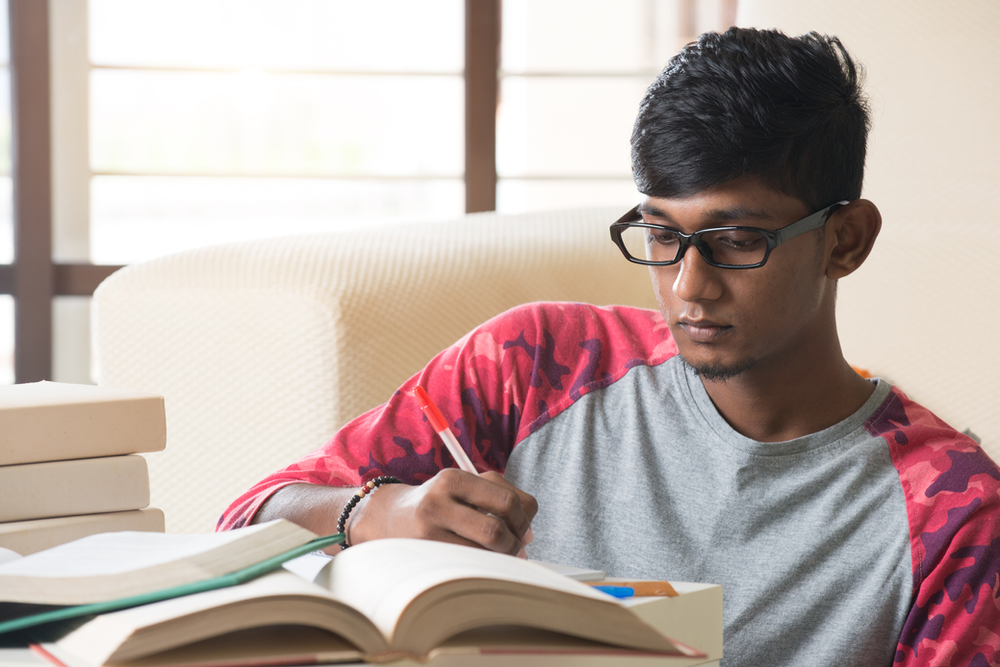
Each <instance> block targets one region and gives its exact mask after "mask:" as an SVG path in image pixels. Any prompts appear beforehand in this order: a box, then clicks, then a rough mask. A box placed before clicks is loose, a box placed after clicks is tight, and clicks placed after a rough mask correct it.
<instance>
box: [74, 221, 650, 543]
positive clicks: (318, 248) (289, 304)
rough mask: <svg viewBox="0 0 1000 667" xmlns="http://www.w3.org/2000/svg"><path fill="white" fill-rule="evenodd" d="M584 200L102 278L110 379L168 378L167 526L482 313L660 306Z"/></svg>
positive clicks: (101, 354) (173, 260) (131, 382)
mask: <svg viewBox="0 0 1000 667" xmlns="http://www.w3.org/2000/svg"><path fill="white" fill-rule="evenodd" d="M621 213H622V211H618V210H608V209H589V210H580V211H554V212H547V213H532V214H523V215H499V214H495V213H489V214H473V215H469V216H465V217H463V218H461V219H459V220H452V221H446V222H437V223H419V224H410V225H403V226H392V227H378V228H373V229H370V230H364V231H345V232H341V233H330V234H324V235H314V236H295V237H286V238H276V239H266V240H260V241H251V242H244V243H236V244H230V245H222V246H215V247H209V248H203V249H198V250H192V251H189V252H183V253H179V254H175V255H170V256H166V257H162V258H158V259H155V260H151V261H148V262H143V263H140V264H136V265H133V266H129V267H126V268H125V269H122V270H121V271H119V272H117V273H115V274H114V275H112V276H111V277H110V278H108V280H106V281H105V282H104V283H103V284H102V285H101V286H100V288H99V289H98V290H97V292H96V293H95V295H94V348H95V349H94V353H95V359H96V361H97V369H98V378H99V382H100V383H101V384H106V385H110V386H118V387H126V388H135V389H142V390H146V391H152V392H156V393H159V394H162V395H163V396H164V398H165V404H166V412H167V448H166V450H165V451H164V452H161V453H157V454H153V455H150V456H149V457H148V458H149V469H150V484H151V504H152V505H154V506H157V507H160V508H161V509H163V510H164V512H165V514H166V521H167V530H168V531H172V532H178V531H181V532H203V531H209V530H212V529H213V528H214V526H215V521H216V519H217V518H218V516H219V515H220V514H221V512H222V510H223V509H225V507H226V506H227V505H228V504H229V502H231V501H232V500H234V499H235V498H236V497H237V496H238V495H239V494H240V493H242V492H243V491H244V490H246V489H247V488H249V487H250V486H251V485H252V484H253V483H255V482H256V481H258V480H259V479H261V478H262V477H264V476H265V475H267V474H269V473H270V472H272V471H274V470H276V469H278V468H281V467H283V466H285V465H287V464H289V463H291V462H293V461H294V460H296V459H297V458H299V457H301V456H302V455H304V454H306V453H308V452H310V451H312V450H313V449H316V448H317V447H319V446H320V445H322V444H323V443H324V442H325V441H326V440H328V439H329V438H330V437H331V436H332V435H333V433H334V432H335V431H336V430H337V428H339V427H340V426H341V425H342V424H344V423H346V422H347V421H348V420H350V419H351V418H353V417H355V416H357V415H359V414H361V413H362V412H364V411H366V410H368V409H370V408H373V407H375V406H377V405H379V404H381V403H383V402H384V401H385V400H387V399H388V398H389V397H390V396H391V395H392V392H393V391H395V389H396V388H397V387H398V386H399V385H400V384H402V383H403V382H404V381H405V380H406V379H407V378H408V377H410V376H411V375H412V374H414V373H416V372H417V371H419V370H420V369H421V368H422V367H423V366H424V364H425V363H426V362H427V361H428V360H430V358H431V357H432V356H434V355H435V354H436V353H438V352H439V351H441V350H442V349H443V348H445V347H446V346H448V345H450V344H451V343H453V342H454V341H456V340H458V339H459V338H460V337H461V336H463V335H464V334H466V333H467V332H468V331H469V330H471V329H472V328H473V327H475V326H476V325H478V324H480V323H481V322H483V321H485V320H487V319H489V318H490V317H492V316H494V315H497V314H499V313H500V312H502V311H504V310H506V309H508V308H511V307H513V306H515V305H518V304H521V303H526V302H530V301H538V300H555V301H587V302H590V303H597V304H627V305H637V306H646V307H651V308H655V306H656V302H655V300H654V298H653V295H652V291H651V289H650V286H649V274H648V271H647V270H645V269H644V268H643V267H640V266H638V265H634V264H630V263H628V262H627V261H625V259H624V258H623V257H622V256H621V253H620V252H619V251H618V249H617V247H615V246H614V244H613V243H612V242H611V239H610V236H609V232H608V226H609V225H610V223H611V222H613V221H614V220H615V219H616V218H617V217H618V216H619V215H620V214H621Z"/></svg>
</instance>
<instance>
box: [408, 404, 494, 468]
mask: <svg viewBox="0 0 1000 667" xmlns="http://www.w3.org/2000/svg"><path fill="white" fill-rule="evenodd" d="M413 395H414V396H415V397H416V399H417V403H419V404H420V409H421V410H423V411H424V416H426V417H427V421H429V422H430V423H431V428H433V429H434V432H435V433H437V434H438V435H439V436H441V440H443V441H444V446H445V447H447V448H448V451H449V452H451V456H452V458H454V459H455V461H456V462H457V463H458V467H459V468H461V469H462V470H464V471H465V472H471V473H472V474H473V475H478V474H479V471H478V470H476V466H474V465H472V460H471V459H470V458H469V455H468V454H466V453H465V450H464V449H462V445H460V444H458V438H456V437H455V434H454V433H452V432H451V428H449V427H448V422H447V421H445V419H444V415H442V414H441V410H439V409H438V406H436V405H434V401H432V400H431V397H430V396H428V395H427V392H426V391H424V388H423V387H421V386H419V385H418V386H416V387H414V388H413Z"/></svg>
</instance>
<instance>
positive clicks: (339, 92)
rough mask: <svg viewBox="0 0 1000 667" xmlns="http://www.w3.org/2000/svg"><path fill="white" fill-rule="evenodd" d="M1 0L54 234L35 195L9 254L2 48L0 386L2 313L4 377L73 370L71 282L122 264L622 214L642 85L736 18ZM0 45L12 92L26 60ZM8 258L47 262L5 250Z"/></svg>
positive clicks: (525, 9)
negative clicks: (535, 218) (229, 247)
mask: <svg viewBox="0 0 1000 667" xmlns="http://www.w3.org/2000/svg"><path fill="white" fill-rule="evenodd" d="M8 1H9V2H10V3H11V7H10V12H11V13H10V15H11V16H12V17H14V20H13V22H12V25H13V26H14V30H17V31H21V32H24V31H26V30H31V29H36V30H37V29H39V26H43V27H47V31H46V34H48V39H49V45H48V49H47V52H48V54H49V60H50V62H49V68H48V71H49V73H50V74H49V75H50V77H51V85H48V83H47V84H46V85H45V86H44V88H45V90H51V97H50V98H48V99H44V100H43V101H38V99H41V98H38V99H36V101H35V102H34V104H36V105H41V106H44V107H45V108H47V109H48V110H49V112H50V114H51V136H50V137H46V138H45V139H46V140H47V141H49V140H50V141H51V145H52V146H53V147H54V148H53V150H52V151H51V153H52V161H51V165H49V166H46V167H45V171H46V173H49V172H50V173H51V189H52V196H51V216H50V217H51V240H50V239H49V238H48V237H47V236H46V234H45V233H43V230H39V229H37V226H38V223H37V222H32V221H33V220H34V221H37V220H39V219H41V218H44V217H45V212H44V211H43V210H41V208H44V207H41V208H40V209H39V211H38V212H37V213H33V214H32V213H31V212H30V211H29V215H28V218H29V219H27V220H26V222H24V223H19V224H18V229H19V230H20V232H19V235H18V238H20V239H22V240H20V241H18V244H19V245H17V249H15V240H14V239H15V236H14V233H13V231H12V230H13V225H12V222H11V219H12V215H11V208H12V207H11V202H12V200H13V197H14V195H12V192H21V190H16V189H14V188H13V187H12V181H11V175H10V174H11V168H10V164H11V158H10V155H11V151H10V137H11V136H12V131H13V132H17V131H18V129H17V128H13V130H12V129H11V120H10V119H11V116H12V113H11V104H10V98H9V96H7V91H8V90H10V85H9V84H8V81H9V80H10V75H9V73H8V72H9V70H8V67H7V61H8V58H7V52H8V49H7V44H6V41H4V42H3V43H0V58H2V61H3V62H2V63H0V77H2V78H3V80H0V89H2V90H3V93H0V137H2V143H0V382H10V381H12V380H13V379H14V377H15V373H14V370H13V365H14V361H13V359H14V355H13V348H14V338H15V334H14V326H13V324H12V320H13V318H14V316H15V310H16V313H17V321H18V327H17V333H16V338H17V340H18V341H19V343H20V344H19V345H18V347H17V350H18V357H17V359H19V360H20V359H22V357H25V356H31V358H32V359H33V361H31V362H30V363H28V362H25V363H24V364H21V363H20V362H19V363H18V368H19V369H20V370H18V373H17V377H18V381H27V380H31V379H39V378H40V377H43V376H44V377H51V378H52V379H56V380H62V381H73V382H87V381H90V369H89V355H88V349H89V338H88V336H89V315H88V312H89V301H90V297H89V295H90V294H91V293H92V292H93V289H94V287H95V286H96V285H97V284H98V283H99V282H100V280H101V279H103V278H104V277H106V276H107V275H108V274H109V273H110V272H111V271H113V270H114V269H115V268H116V267H117V266H119V265H122V264H126V263H130V262H136V261H141V260H145V259H148V258H150V257H153V256H156V255H159V254H164V253H167V252H173V251H178V250H183V249H187V248H191V247H196V246H200V245H207V244H213V243H221V242H230V241H238V240H245V239H252V238H260V237H265V236H274V235H282V234H293V233H301V232H319V231H327V230H333V229H342V228H345V227H356V226H368V225H373V224H384V223H386V222H391V221H414V220H421V219H431V218H437V219H443V218H449V217H455V216H458V215H460V214H461V213H462V212H463V211H465V210H482V209H488V208H494V207H495V208H497V209H498V210H501V211H507V212H515V211H523V210H529V209H538V208H552V207H567V206H588V205H602V204H605V205H616V206H627V205H630V204H631V203H632V201H633V200H634V197H635V190H634V187H633V185H632V183H631V178H630V174H629V161H628V160H629V156H628V136H629V132H630V130H631V123H632V118H633V116H634V114H635V109H636V106H637V104H638V101H639V99H640V97H641V96H642V94H643V92H644V90H645V87H646V86H647V85H648V83H649V81H650V80H651V79H652V78H653V77H654V76H655V75H656V73H657V72H658V71H659V70H660V68H661V67H662V66H663V64H664V63H665V62H666V60H667V58H668V57H669V56H670V55H671V54H672V53H673V52H674V51H675V50H676V49H677V47H678V46H679V45H680V44H682V43H683V42H684V41H686V38H685V37H683V35H693V34H695V33H696V32H698V31H701V30H703V29H709V28H718V27H722V26H723V25H725V24H728V23H731V22H732V15H733V13H734V11H733V8H734V3H733V1H732V0H705V1H701V2H696V1H695V0H577V1H571V0H530V1H529V0H504V2H503V4H502V9H501V8H500V4H499V2H498V0H422V1H421V2H419V3H415V2H412V1H411V0H372V1H371V2H366V3H349V2H344V1H338V0H284V1H282V2H278V1H277V0H169V1H168V0H60V1H59V2H53V1H51V0H49V1H48V2H45V1H42V0H8ZM0 2H2V0H0ZM39 8H41V9H39ZM2 14H3V17H4V18H6V17H7V15H8V12H7V11H4V12H3V13H2ZM17 17H20V18H17ZM32 26H34V27H32ZM0 28H2V26H0ZM0 32H2V35H3V37H6V35H7V34H8V33H7V30H6V29H2V30H0ZM499 35H502V36H503V41H502V42H500V48H499V63H498V61H497V51H498V50H497V49H493V48H492V45H495V44H496V43H497V40H498V39H499ZM15 36H17V35H15ZM491 40H492V41H491ZM35 41H36V42H37V40H35ZM13 43H14V44H15V47H14V48H15V50H16V55H17V57H18V58H20V60H15V75H16V76H15V77H14V78H15V80H16V81H15V84H14V86H15V91H14V92H15V94H18V91H21V97H22V98H23V97H24V96H25V95H26V93H25V92H24V91H25V89H24V86H25V85H27V84H28V83H30V81H26V80H25V78H26V77H29V78H30V77H34V78H39V75H38V74H37V72H38V71H45V70H37V69H36V70H32V69H31V67H30V64H31V62H32V61H31V58H35V59H36V60H38V59H40V58H43V57H44V55H45V51H44V50H43V51H42V52H41V53H39V52H38V50H37V49H36V51H35V52H31V50H30V48H31V44H30V43H28V41H27V40H20V41H19V40H17V39H15V40H14V41H13ZM18 44H20V46H17V45H18ZM467 44H468V45H469V47H468V48H466V45H467ZM25 58H28V59H27V60H25ZM18 62H22V63H25V65H24V67H23V70H24V71H23V76H22V75H19V74H18V72H19V71H20V69H18V68H20V67H21V66H20V65H17V63H18ZM498 64H499V68H498ZM32 72H35V74H32ZM494 91H499V96H498V100H497V102H494V101H493V98H492V94H493V93H494ZM28 92H29V93H30V92H31V91H30V90H28ZM19 104H20V103H19ZM477 105H478V106H477ZM33 108H34V107H33ZM13 115H14V116H17V114H16V113H14V114H13ZM20 145H22V146H27V145H28V144H27V143H26V142H25V141H24V140H22V141H21V142H20ZM494 154H495V157H494ZM39 173H40V172H39ZM27 178H28V177H27V176H25V177H24V178H19V180H18V182H22V181H24V182H26V183H27V182H29V181H27V180H25V179H27ZM30 182H32V183H35V182H38V179H37V177H36V178H32V179H31V181H30ZM29 194H30V193H29ZM22 208H23V207H22ZM40 216H41V218H40ZM22 225H23V226H22ZM32 225H34V226H32ZM22 237H23V238H22ZM24 248H27V250H28V251H31V252H37V253H41V256H43V257H45V256H50V261H49V262H48V263H47V267H46V266H42V267H39V266H38V264H46V262H44V261H42V262H31V263H28V262H22V261H17V262H14V259H15V255H19V254H21V253H24V252H26V251H25V250H24ZM32 249H33V250H32ZM28 256H29V255H27V254H25V255H24V257H28ZM29 264H30V265H29ZM47 268H51V271H50V272H49V273H51V274H52V276H51V278H49V276H48V274H47V273H46V269H47ZM15 284H17V285H21V286H22V288H23V286H24V285H27V284H30V285H32V286H33V287H37V289H34V291H33V292H32V294H27V293H22V291H21V289H19V290H15V289H14V286H15ZM11 295H15V296H16V298H17V301H16V302H15V301H14V300H13V299H12V298H11ZM50 302H51V306H49V305H47V304H49V303H50ZM15 305H16V308H15ZM29 306H30V308H29ZM25 309H27V310H25ZM46 329H51V332H52V343H51V344H50V343H49V342H48V341H47V340H46V336H45V335H36V334H38V333H39V332H44V331H45V330H46ZM33 332H34V333H33ZM29 347H31V349H32V351H31V354H30V355H27V353H26V352H25V351H26V350H27V349H28V348H29ZM47 360H48V361H47ZM49 362H51V363H49ZM29 368H33V369H35V370H29Z"/></svg>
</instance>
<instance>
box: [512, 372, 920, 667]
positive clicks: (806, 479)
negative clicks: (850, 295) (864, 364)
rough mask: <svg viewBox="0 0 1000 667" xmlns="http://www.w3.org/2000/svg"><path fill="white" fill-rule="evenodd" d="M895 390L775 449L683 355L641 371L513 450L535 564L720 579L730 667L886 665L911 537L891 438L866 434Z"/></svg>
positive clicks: (904, 597) (898, 622)
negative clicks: (740, 421)
mask: <svg viewBox="0 0 1000 667" xmlns="http://www.w3.org/2000/svg"><path fill="white" fill-rule="evenodd" d="M890 389H891V387H890V386H889V384H888V383H887V382H885V381H879V382H878V383H877V386H876V388H875V391H874V392H873V393H872V395H871V397H870V398H869V399H868V401H867V402H866V403H865V404H864V405H863V406H862V407H861V409H859V410H858V411H857V412H856V413H855V414H854V415H852V416H851V417H849V418H848V419H845V420H844V421H842V422H841V423H839V424H836V425H834V426H832V427H830V428H828V429H826V430H824V431H821V432H819V433H814V434H812V435H808V436H805V437H803V438H797V439H795V440H791V441H788V442H780V443H765V442H757V441H754V440H750V439H749V438H746V437H744V436H742V435H740V434H739V433H737V432H736V431H734V430H733V429H732V428H731V427H730V426H729V425H728V424H727V423H726V421H725V420H724V419H723V418H722V417H721V416H720V415H719V413H718V411H717V410H716V409H715V406H714V405H713V404H712V401H711V399H710V398H709V396H708V394H707V393H706V391H705V389H704V387H703V386H702V383H701V381H700V380H699V379H698V378H697V377H696V376H695V375H694V373H693V372H692V371H691V370H690V369H689V368H688V367H687V365H686V364H685V363H684V362H683V361H682V360H681V359H680V357H674V358H673V359H671V360H669V361H667V362H666V363H664V364H661V365H659V366H639V367H636V368H633V369H631V370H630V371H629V372H628V373H627V374H626V375H625V376H624V377H623V378H621V379H619V380H618V381H617V382H615V383H614V384H611V385H610V386H608V387H605V388H603V389H599V390H596V391H593V392H590V393H588V394H586V395H584V396H582V397H581V398H580V399H579V400H577V401H576V402H575V403H573V404H572V405H571V406H570V407H568V408H567V409H565V410H564V411H562V412H561V413H559V414H558V415H556V416H555V417H554V418H553V419H552V420H551V421H549V422H548V423H547V424H545V426H544V428H540V429H539V430H537V431H535V432H534V433H532V434H531V435H529V436H528V437H527V438H525V439H524V440H523V441H522V442H520V443H519V444H518V446H517V448H516V449H515V450H514V452H513V453H512V455H511V457H510V460H509V461H508V464H507V470H506V473H505V474H506V476H507V477H508V479H510V480H511V481H512V482H513V483H514V484H515V485H517V486H519V487H521V488H524V489H525V490H526V491H528V492H529V493H532V494H533V495H535V497H536V498H537V499H538V505H539V511H538V515H537V516H536V518H535V520H534V523H533V525H534V527H535V529H534V533H535V535H536V539H535V541H534V543H533V544H531V545H530V546H529V548H528V553H529V556H530V557H532V558H538V559H541V560H546V561H553V562H560V563H567V564H571V565H577V566H583V567H593V568H599V569H603V570H606V571H607V572H608V573H609V575H613V576H621V577H633V578H646V579H673V580H675V581H698V582H712V583H719V584H722V586H723V599H724V618H725V657H724V660H723V663H724V664H727V665H741V666H749V665H834V664H836V665H889V664H891V663H892V660H893V654H894V653H895V650H896V647H895V646H894V645H893V643H892V642H887V641H886V638H887V637H897V636H899V634H900V631H901V629H902V627H903V622H904V619H905V618H906V615H907V612H908V610H909V607H910V599H911V595H912V578H911V573H910V567H909V565H910V544H909V529H908V526H907V513H906V502H905V498H904V495H903V490H902V487H901V486H900V482H899V476H898V474H897V473H896V470H895V468H894V466H893V462H892V460H891V457H890V455H889V452H888V449H887V448H886V446H885V441H884V440H883V439H882V438H881V437H873V436H872V435H870V434H869V433H868V431H867V430H866V429H865V428H864V426H863V425H864V423H865V421H866V420H868V419H869V417H871V415H872V414H873V412H874V411H875V410H876V408H878V407H879V405H880V404H882V403H883V401H885V399H886V397H887V396H888V394H889V391H890ZM637 536H641V539H640V538H639V537H637ZM859 610H863V611H864V614H863V615H859ZM871 614H876V615H874V616H872V615H871Z"/></svg>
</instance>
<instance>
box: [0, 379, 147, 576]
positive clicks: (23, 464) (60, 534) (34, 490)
mask: <svg viewBox="0 0 1000 667" xmlns="http://www.w3.org/2000/svg"><path fill="white" fill-rule="evenodd" d="M166 440H167V428H166V420H165V417H164V411H163V398H162V397H160V396H154V395H151V394H145V393H141V392H136V391H131V390H125V389H114V388H110V387H99V386H95V385H82V384H67V383H60V382H33V383H27V384H15V385H7V386H2V387H0V547H2V548H4V549H9V550H11V551H14V552H17V553H18V554H21V555H22V556H24V555H27V554H30V553H35V552H36V551H42V550H43V549H48V548H50V547H53V546H56V545H58V544H63V543H65V542H70V541H72V540H76V539H79V538H81V537H85V536H87V535H93V534H95V533H104V532H111V531H120V530H132V531H136V530H137V531H158V532H163V529H164V521H163V512H162V511H160V510H158V509H155V508H150V507H147V506H148V505H149V472H148V470H147V468H146V460H145V459H144V458H143V457H142V456H139V455H138V454H139V453H140V452H155V451H160V450H162V449H163V448H164V447H165V446H166Z"/></svg>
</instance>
